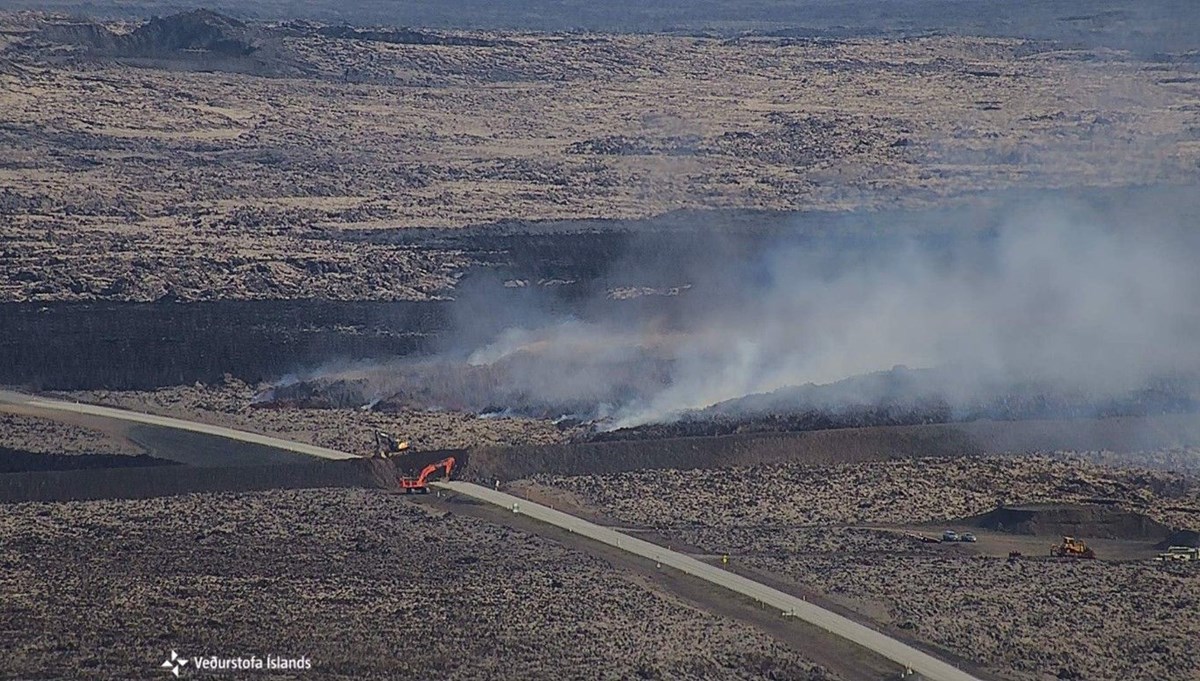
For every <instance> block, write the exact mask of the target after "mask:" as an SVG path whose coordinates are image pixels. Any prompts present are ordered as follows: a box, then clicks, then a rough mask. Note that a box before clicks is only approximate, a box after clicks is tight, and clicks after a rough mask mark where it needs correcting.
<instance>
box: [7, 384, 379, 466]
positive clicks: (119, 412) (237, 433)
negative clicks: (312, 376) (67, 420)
mask: <svg viewBox="0 0 1200 681" xmlns="http://www.w3.org/2000/svg"><path fill="white" fill-rule="evenodd" d="M0 404H14V405H18V406H22V407H27V408H30V409H35V410H42V411H45V410H49V411H61V412H74V413H76V414H86V415H88V416H99V417H101V418H109V419H116V420H118V421H128V422H132V423H145V424H147V425H151V426H162V427H164V428H175V429H177V430H187V431H191V432H193V433H204V434H206V435H216V436H219V437H226V438H230V439H233V440H239V441H241V442H252V443H254V444H259V445H265V446H267V447H274V448H276V449H283V450H286V451H289V452H296V453H298V454H307V455H309V456H316V457H319V458H322V459H354V458H357V457H356V456H355V455H353V454H349V453H347V452H339V451H338V450H336V449H326V448H325V447H318V446H316V445H308V444H303V443H300V442H292V441H290V440H281V439H279V438H277V437H268V436H266V435H259V434H258V433H247V432H246V431H244V430H234V429H233V428H222V427H221V426H210V425H208V424H206V423H196V422H195V421H185V420H183V419H174V418H170V417H168V416H155V415H153V414H143V413H141V412H136V411H126V410H124V409H113V408H111V407H97V406H95V405H92V404H79V403H78V402H65V401H63V400H48V399H44V398H41V397H33V396H31V395H25V394H23V393H16V392H11V391H8V390H0Z"/></svg>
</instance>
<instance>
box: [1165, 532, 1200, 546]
mask: <svg viewBox="0 0 1200 681" xmlns="http://www.w3.org/2000/svg"><path fill="white" fill-rule="evenodd" d="M1172 546H1196V547H1200V532H1198V531H1196V530H1176V531H1174V532H1172V533H1171V535H1170V536H1169V537H1167V538H1166V539H1164V540H1162V541H1161V542H1159V543H1158V544H1156V545H1155V548H1159V549H1168V548H1171V547H1172Z"/></svg>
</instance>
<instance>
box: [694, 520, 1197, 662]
mask: <svg viewBox="0 0 1200 681" xmlns="http://www.w3.org/2000/svg"><path fill="white" fill-rule="evenodd" d="M684 534H685V536H688V535H689V534H690V533H684ZM688 539H689V540H691V541H693V542H697V543H699V545H701V546H705V545H706V544H707V545H710V546H713V545H720V544H723V543H725V542H728V541H730V537H729V533H727V532H724V531H717V530H706V531H703V532H699V533H695V534H690V536H688ZM732 540H733V542H734V548H733V549H731V550H733V551H735V552H737V555H736V557H735V558H734V560H736V561H739V562H742V563H745V564H746V565H747V566H749V567H752V568H755V569H758V570H763V571H767V572H770V573H772V574H775V575H781V576H784V577H785V579H787V580H790V581H794V582H795V583H798V584H803V585H805V586H807V587H810V588H815V589H818V590H820V591H822V592H825V593H826V594H828V595H829V597H830V598H832V599H833V600H835V601H838V602H841V603H843V604H845V605H847V606H849V607H852V608H856V609H859V610H860V611H863V612H866V613H869V614H870V616H872V617H874V618H875V619H876V620H877V621H879V622H881V623H883V624H886V625H889V626H894V627H897V628H899V629H900V630H901V631H906V632H908V633H911V634H915V635H917V636H919V637H921V638H923V639H925V640H928V641H930V642H932V643H934V644H936V645H939V646H943V647H945V648H947V649H949V650H952V651H954V652H956V653H958V654H960V655H963V656H965V657H967V658H969V659H973V660H976V661H978V662H980V663H982V664H984V665H985V666H987V667H989V668H991V669H993V670H995V671H997V672H998V673H1000V674H1002V675H1003V676H1006V677H1009V678H1014V679H1047V678H1067V679H1096V680H1101V679H1113V680H1117V679H1122V680H1124V679H1167V678H1180V679H1189V678H1196V677H1195V675H1194V674H1192V672H1190V671H1181V670H1194V669H1196V668H1197V665H1198V664H1200V647H1198V646H1196V640H1197V639H1198V637H1200V624H1198V623H1197V621H1196V620H1195V618H1192V617H1188V616H1187V613H1188V612H1189V610H1191V609H1194V608H1195V607H1196V605H1197V604H1200V566H1196V565H1192V566H1182V567H1181V566H1161V565H1156V564H1150V563H1145V562H1124V563H1111V562H1102V561H1075V562H1071V561H1066V562H1057V561H1052V560H1021V561H1016V562H1012V563H1010V562H1008V561H1006V560H1004V559H1002V558H988V557H963V556H956V555H947V554H946V553H945V552H940V551H937V550H935V549H934V548H932V547H930V548H924V547H926V546H927V545H923V544H918V543H913V542H911V541H907V540H905V539H903V538H899V537H896V536H895V535H891V534H888V533H884V532H875V531H868V530H837V529H820V528H809V529H797V530H795V531H794V532H787V531H783V532H772V533H770V534H768V533H763V532H749V533H746V534H745V535H738V534H737V533H734V534H733V537H732Z"/></svg>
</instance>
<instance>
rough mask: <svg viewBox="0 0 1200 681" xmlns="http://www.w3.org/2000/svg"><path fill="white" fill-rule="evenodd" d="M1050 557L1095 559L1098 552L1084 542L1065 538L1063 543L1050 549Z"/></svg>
mask: <svg viewBox="0 0 1200 681" xmlns="http://www.w3.org/2000/svg"><path fill="white" fill-rule="evenodd" d="M1050 555H1052V556H1055V557H1057V558H1088V559H1091V558H1095V557H1096V552H1095V551H1093V550H1092V548H1091V547H1090V546H1088V545H1087V544H1085V543H1083V540H1080V539H1076V538H1075V537H1063V540H1062V543H1061V544H1057V545H1055V546H1051V547H1050Z"/></svg>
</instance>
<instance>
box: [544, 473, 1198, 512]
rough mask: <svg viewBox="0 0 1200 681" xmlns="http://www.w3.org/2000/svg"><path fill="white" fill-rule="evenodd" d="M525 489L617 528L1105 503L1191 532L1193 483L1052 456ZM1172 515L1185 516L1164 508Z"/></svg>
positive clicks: (610, 479)
mask: <svg viewBox="0 0 1200 681" xmlns="http://www.w3.org/2000/svg"><path fill="white" fill-rule="evenodd" d="M1129 458H1130V459H1132V458H1133V457H1132V455H1131V456H1130V457H1129ZM535 481H536V482H538V483H540V484H545V485H548V486H551V487H557V488H561V489H564V490H567V491H569V492H570V493H572V494H573V495H576V496H577V497H579V498H581V499H583V500H585V503H587V504H588V505H591V506H594V507H596V508H600V509H604V512H605V513H606V514H607V515H609V516H610V517H612V518H613V519H614V520H617V521H619V522H625V523H636V524H648V525H651V526H656V527H657V526H663V527H673V526H677V525H679V524H680V523H685V524H686V523H694V524H698V525H702V526H704V525H708V526H719V525H721V524H723V523H731V524H734V525H829V524H838V525H841V524H857V523H900V524H918V523H928V522H938V521H942V520H950V519H954V518H964V517H966V516H972V515H977V514H980V513H984V512H986V511H989V510H991V509H993V508H995V507H996V506H999V505H1013V504H1029V503H1037V502H1070V501H1085V500H1089V499H1106V500H1115V501H1116V502H1117V503H1118V505H1120V506H1122V507H1124V508H1127V509H1130V510H1138V511H1142V512H1145V513H1147V514H1149V515H1151V516H1154V517H1155V518H1156V519H1157V520H1159V521H1161V522H1164V523H1165V524H1167V525H1171V526H1177V527H1184V528H1188V529H1200V481H1198V480H1197V479H1196V478H1194V477H1190V476H1187V475H1184V474H1181V473H1175V472H1168V471H1150V470H1139V469H1116V468H1108V467H1104V466H1099V465H1096V464H1093V463H1090V462H1087V461H1083V460H1079V459H1069V458H1058V457H1053V458H1052V457H1037V456H1032V457H1025V456H1021V457H966V458H954V459H905V460H899V461H876V462H870V463H861V464H844V465H839V466H829V467H814V466H804V465H798V464H792V463H784V464H770V465H760V466H749V467H732V468H720V469H696V470H661V471H631V472H628V473H620V474H616V475H606V476H572V477H560V476H553V477H552V476H545V477H541V478H535ZM1180 507H1186V508H1190V509H1192V510H1191V511H1184V510H1172V509H1177V508H1180Z"/></svg>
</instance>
